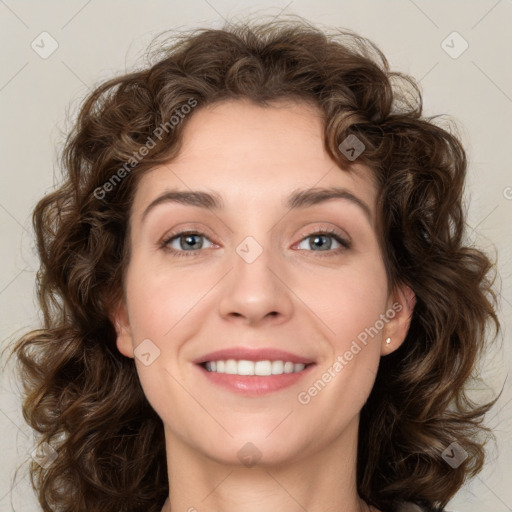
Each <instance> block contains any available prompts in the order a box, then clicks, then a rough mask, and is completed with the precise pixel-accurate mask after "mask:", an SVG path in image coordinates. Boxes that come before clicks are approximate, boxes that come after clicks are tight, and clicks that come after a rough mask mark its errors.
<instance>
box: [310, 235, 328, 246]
mask: <svg viewBox="0 0 512 512" xmlns="http://www.w3.org/2000/svg"><path fill="white" fill-rule="evenodd" d="M326 238H327V237H326V236H325V235H316V236H315V238H314V243H315V244H316V243H317V242H318V240H322V239H323V240H325V239H326ZM324 245H325V244H324ZM327 245H328V246H330V243H328V244H327ZM317 247H320V248H322V247H321V244H320V245H317ZM327 248H329V247H327Z"/></svg>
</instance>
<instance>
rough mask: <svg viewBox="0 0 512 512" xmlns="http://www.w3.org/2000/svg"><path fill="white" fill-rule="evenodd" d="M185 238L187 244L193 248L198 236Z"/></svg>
mask: <svg viewBox="0 0 512 512" xmlns="http://www.w3.org/2000/svg"><path fill="white" fill-rule="evenodd" d="M184 238H185V243H186V244H188V245H191V246H192V247H193V246H194V239H195V238H197V235H186V236H185V237H184ZM191 240H192V241H191ZM196 245H200V244H196Z"/></svg>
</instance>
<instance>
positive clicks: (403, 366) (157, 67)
mask: <svg viewBox="0 0 512 512" xmlns="http://www.w3.org/2000/svg"><path fill="white" fill-rule="evenodd" d="M164 35H165V36H166V37H165V39H164V41H163V42H161V41H159V40H158V39H157V41H156V43H155V45H156V50H155V51H151V52H150V53H149V55H150V60H149V62H148V63H146V65H145V67H144V68H143V69H141V70H138V71H134V72H131V73H128V74H125V75H123V76H118V77H116V78H114V79H111V80H109V81H106V82H104V83H102V84H100V85H99V86H98V87H97V88H95V90H94V91H93V92H92V93H91V94H90V95H89V96H88V97H87V98H86V99H85V101H84V102H83V105H82V106H81V109H80V112H79V114H78V117H77V120H76V122H75V124H74V128H73V131H72V132H71V133H70V134H69V136H68V139H67V141H66V145H65V147H64V150H63V153H62V168H63V169H64V178H63V182H62V183H61V184H60V186H59V188H57V189H56V190H55V191H53V192H52V193H50V194H48V195H46V196H45V197H44V198H43V199H41V200H40V202H39V203H38V204H37V207H36V208H35V211H34V214H33V224H34V228H35V233H36V235H37V244H38V250H39V255H40V260H41V267H40V270H39V273H38V298H39V302H40V306H41V308H42V311H43V314H44V325H42V327H41V328H40V329H38V330H35V331H32V332H29V333H27V334H26V335H24V336H23V337H22V338H21V339H20V340H18V341H17V343H16V345H15V348H14V352H13V353H14V354H15V355H16V356H17V358H18V362H19V366H20V368H19V371H20V376H21V378H22V380H23V385H24V393H25V395H24V402H23V414H24V418H25V420H26V421H27V422H28V424H29V425H30V426H31V427H32V428H33V429H35V431H36V432H37V433H38V435H39V437H38V438H39V443H40V444H42V443H48V444H49V445H51V446H52V447H53V448H54V449H55V450H56V454H57V458H56V459H55V461H53V463H52V464H51V465H49V466H48V467H42V466H41V465H38V464H37V463H35V462H32V463H31V467H30V471H31V478H32V485H33V486H34V488H35V489H36V491H37V493H38V499H39V502H40V504H41V506H42V509H43V510H44V511H45V512H46V511H65V512H85V511H87V512H100V511H102V512H106V511H109V512H110V511H113V510H115V511H116V512H123V511H131V512H138V511H141V512H142V511H144V512H160V509H161V507H162V505H163V503H164V501H165V499H166V497H167V495H168V490H169V489H168V475H167V467H166V456H165V444H164V433H163V425H162V421H161V420H160V418H159V417H158V415H157V414H156V412H155V411H154V410H153V409H152V407H151V406H150V404H149V403H148V401H147V399H146V397H145V395H144V393H143V390H142V388H141V385H140V383H139V379H138V376H137V371H136V367H135V364H134V361H133V359H130V358H127V357H124V356H123V355H121V354H120V353H119V351H118V350H117V348H116V333H115V329H114V327H113V325H112V323H111V321H110V320H109V312H110V311H111V308H112V305H113V304H116V303H118V301H119V300H121V298H122V296H123V279H124V272H125V269H126V266H127V263H128V260H129V257H130V253H129V250H128V249H129V247H128V245H129V244H128V243H127V238H126V236H125V235H126V233H127V226H128V223H129V218H130V207H131V204H132V200H133V197H134V192H135V189H136V187H137V183H138V181H139V180H140V178H141V176H142V175H143V174H144V173H145V172H146V171H147V170H149V169H152V168H154V167H155V166H157V165H161V164H164V163H168V162H169V161H170V160H171V159H172V158H173V157H174V156H175V155H177V153H178V151H179V149H180V144H181V141H182V133H183V129H184V127H185V126H186V125H187V122H188V120H189V119H190V118H191V117H192V116H193V115H194V113H195V112H197V111H198V110H199V109H201V107H203V106H206V105H211V104H213V103H214V102H220V101H223V100H228V99H249V100H250V101H252V102H254V103H255V104H258V105H262V106H268V105H270V103H271V102H272V101H274V100H278V99H296V100H300V101H307V102H313V103H314V104H315V105H317V106H318V107H319V108H320V109H321V112H322V113H323V115H324V119H325V125H324V140H325V148H326V150H327V151H328V153H329V155H330V156H331V157H332V158H333V159H334V160H335V161H336V162H338V163H339V166H340V168H342V169H345V170H346V169H349V168H350V165H351V164H352V161H350V160H349V159H348V158H347V156H346V155H345V154H344V153H343V152H342V151H340V149H339V145H340V143H341V142H342V141H343V140H345V138H346V137H347V136H348V135H351V134H352V135H356V136H357V138H358V139H359V140H360V141H362V142H363V144H364V146H365V150H364V152H363V153H362V154H361V155H360V156H359V157H358V159H357V161H358V163H362V164H365V165H367V166H369V168H370V169H371V170H372V171H373V176H374V179H375V181H376V183H377V184H378V189H379V196H378V203H377V211H378V218H379V224H380V225H379V236H380V237H381V247H382V248H383V252H384V258H385V263H386V269H387V274H388V279H389V283H390V286H394V285H396V284H397V283H403V284H405V285H407V286H409V287H410V288H411V289H412V290H413V291H414V293H415V295H416V306H415V309H414V313H413V316H412V319H411V324H410V328H409V332H408V335H407V337H406V340H405V342H404V343H403V344H402V345H401V347H400V348H399V349H397V350H396V351H395V352H393V353H392V354H390V355H388V356H386V357H383V358H382V359H381V364H380V366H379V370H378V374H377V376H376V380H375V384H374V387H373V390H372V392H371V394H370V396H369V398H368V400H367V402H366V404H365V405H364V407H363V409H362V411H361V420H360V426H359V442H358V460H357V486H358V489H357V490H358V492H359V495H360V496H361V497H362V498H363V499H364V500H366V501H367V502H368V503H369V504H371V505H373V506H375V507H377V508H379V509H381V510H385V511H389V510H395V508H396V507H397V505H398V504H399V503H401V502H403V501H412V502H415V503H417V504H419V505H422V506H427V507H430V508H431V509H432V510H435V511H440V510H442V509H443V508H444V506H445V505H446V504H447V503H448V501H449V500H450V498H451V497H453V495H454V494H455V493H456V492H457V490H458V489H459V488H460V487H461V486H462V484H463V483H464V481H465V479H466V478H467V477H471V476H474V475H476V474H477V473H478V472H479V471H480V470H481V469H482V467H483V463H484V455H485V452H484V446H485V444H486V442H487V441H488V440H489V438H492V437H493V436H492V432H491V431H490V429H489V428H488V427H485V426H484V425H483V423H482V422H483V417H484V415H485V413H487V411H488V410H489V409H490V408H491V406H492V405H494V403H495V401H496V400H497V398H496V399H495V400H493V401H492V402H489V403H485V404H476V403H474V402H473V401H471V400H470V398H469V397H468V395H467V392H468V391H467V385H468V382H469V381H470V380H473V379H477V380H478V373H477V371H476V367H477V363H478V361H479V359H480V357H481V355H482V352H483V351H484V350H487V347H488V339H489V338H491V339H489V341H492V340H493V339H495V338H496V335H497V334H498V333H499V331H500V324H499V321H498V318H497V315H496V294H495V292H494V291H493V283H494V277H493V276H492V275H491V274H493V273H492V272H491V270H493V269H494V263H492V262H491V261H490V259H489V258H488V256H487V255H486V254H485V253H483V252H482V251H480V250H479V249H477V248H475V247H473V246H471V244H469V243H468V242H467V241H465V237H464V235H465V212H464V208H463V201H462V195H463V187H464V180H465V174H466V168H467V159H466V155H465V151H464V149H463V147H462V145H461V143H460V141H459V139H458V138H457V137H456V136H455V135H454V134H453V133H452V132H451V131H449V130H448V129H446V128H442V127H441V126H439V125H437V124H436V123H435V122H434V121H435V118H434V117H430V118H427V117H425V116H424V115H423V114H422V95H421V91H420V88H419V86H418V84H417V83H416V82H415V81H414V80H413V79H412V78H411V77H409V76H408V75H404V74H402V73H398V72H392V71H390V68H389V64H388V62H387V60H386V57H385V56H384V55H383V53H382V52H381V51H380V50H379V49H378V48H377V47H376V46H375V44H374V43H373V42H371V41H369V40H368V39H366V38H363V37H360V36H359V35H357V34H355V33H353V32H351V31H349V30H337V29H336V30H334V29H333V30H331V31H329V30H320V29H319V28H318V27H317V26H313V25H311V24H310V23H308V22H306V21H304V20H303V19H301V18H299V17H297V18H294V19H283V18H281V19H278V20H275V21H272V22H261V23H252V24H251V23H247V22H246V23H239V24H236V25H230V24H228V25H226V26H225V27H224V28H223V29H197V30H192V31H187V32H182V33H178V34H177V35H176V34H175V35H174V36H172V37H170V38H167V33H165V34H164ZM151 50H154V48H153V47H151ZM151 59H155V61H152V60H151ZM191 99H192V101H195V102H197V103H195V104H196V105H198V106H197V107H196V108H195V110H194V112H191V113H190V114H189V115H188V116H185V117H184V118H183V119H182V120H181V121H180V122H179V124H176V126H174V125H173V124H172V123H170V122H169V120H170V119H171V117H172V116H173V115H177V114H176V111H177V109H178V113H179V109H180V108H181V107H182V106H183V105H185V104H187V103H188V104H191ZM162 126H164V127H165V129H164V130H162V129H161V128H160V129H159V127H162ZM155 134H158V136H155ZM150 140H151V142H152V147H151V149H150V150H149V151H141V150H142V148H143V147H144V146H145V147H146V148H147V147H148V142H149V141H150ZM142 152H143V153H147V154H145V156H144V158H140V159H138V158H137V159H136V160H137V161H134V158H135V157H134V155H139V154H140V153H142ZM127 162H131V163H130V166H129V168H128V166H127V165H126V163H127ZM122 169H124V171H122ZM489 324H493V325H494V328H495V335H494V336H493V337H490V336H489V332H488V329H487V327H488V325H489ZM454 441H456V442H457V443H458V444H459V445H460V446H462V447H463V448H464V450H466V452H467V454H468V456H467V458H466V459H465V460H464V461H463V462H462V463H461V464H460V465H459V466H458V467H457V468H452V467H451V466H450V465H448V464H447V463H446V461H445V460H444V458H443V456H442V452H443V450H445V448H446V447H448V446H449V445H450V444H451V443H453V442H454Z"/></svg>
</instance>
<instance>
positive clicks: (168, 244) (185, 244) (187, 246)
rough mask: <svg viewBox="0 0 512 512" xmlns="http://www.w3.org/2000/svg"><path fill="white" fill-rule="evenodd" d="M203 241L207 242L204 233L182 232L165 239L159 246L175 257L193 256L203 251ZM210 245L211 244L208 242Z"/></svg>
mask: <svg viewBox="0 0 512 512" xmlns="http://www.w3.org/2000/svg"><path fill="white" fill-rule="evenodd" d="M203 239H206V240H209V238H208V237H207V236H206V235H205V234H204V233H199V232H197V231H182V232H180V233H174V234H172V235H171V236H169V237H166V238H165V239H164V240H163V241H162V244H161V245H162V248H163V249H165V250H166V251H168V252H170V253H172V254H174V255H175V256H193V253H195V252H198V251H199V250H200V249H204V247H203V245H204V244H203ZM210 243H212V242H211V241H210ZM212 245H213V244H212Z"/></svg>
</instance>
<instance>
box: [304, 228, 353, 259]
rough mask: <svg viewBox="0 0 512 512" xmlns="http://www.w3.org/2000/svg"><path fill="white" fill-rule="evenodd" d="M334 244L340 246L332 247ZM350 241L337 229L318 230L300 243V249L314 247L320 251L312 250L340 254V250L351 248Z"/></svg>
mask: <svg viewBox="0 0 512 512" xmlns="http://www.w3.org/2000/svg"><path fill="white" fill-rule="evenodd" d="M333 240H334V244H335V245H336V244H338V247H334V248H333V247H332V245H333ZM303 244H306V247H301V245H303ZM350 246H351V244H350V242H349V241H348V240H346V239H345V238H344V237H343V236H342V235H341V234H340V233H338V232H337V231H335V230H331V229H325V230H322V231H316V232H314V233H309V234H308V235H307V236H306V237H305V238H304V239H303V240H302V241H301V242H300V244H299V245H298V248H299V249H302V250H304V249H306V250H307V249H308V248H309V249H313V248H317V249H319V250H318V251H316V250H313V251H312V252H330V253H335V254H338V253H339V252H342V251H345V250H347V249H350Z"/></svg>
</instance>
